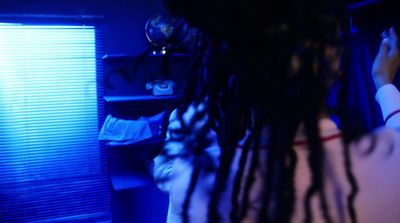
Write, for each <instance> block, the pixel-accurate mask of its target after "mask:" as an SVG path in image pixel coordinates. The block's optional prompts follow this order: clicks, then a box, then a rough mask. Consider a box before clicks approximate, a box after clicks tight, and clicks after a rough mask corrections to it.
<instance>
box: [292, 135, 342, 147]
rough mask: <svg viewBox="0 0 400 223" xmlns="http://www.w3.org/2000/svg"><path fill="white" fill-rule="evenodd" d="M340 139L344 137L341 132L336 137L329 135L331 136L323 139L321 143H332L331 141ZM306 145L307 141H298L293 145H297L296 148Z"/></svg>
mask: <svg viewBox="0 0 400 223" xmlns="http://www.w3.org/2000/svg"><path fill="white" fill-rule="evenodd" d="M340 137H342V133H340V132H339V133H336V134H334V135H329V136H325V137H322V138H321V142H327V141H330V140H333V139H337V138H340ZM306 144H308V141H307V140H298V141H294V142H293V145H295V146H301V145H306Z"/></svg>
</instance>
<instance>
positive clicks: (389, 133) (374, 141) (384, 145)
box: [351, 126, 400, 156]
mask: <svg viewBox="0 0 400 223" xmlns="http://www.w3.org/2000/svg"><path fill="white" fill-rule="evenodd" d="M351 147H352V148H353V151H354V152H356V153H357V154H359V155H361V156H363V155H373V154H378V155H384V154H387V155H393V154H392V153H395V154H400V131H399V130H397V129H393V128H390V127H385V126H382V127H379V128H376V129H374V130H373V131H371V132H369V133H367V134H365V135H363V136H362V137H361V138H360V139H358V140H356V141H354V142H352V143H351Z"/></svg>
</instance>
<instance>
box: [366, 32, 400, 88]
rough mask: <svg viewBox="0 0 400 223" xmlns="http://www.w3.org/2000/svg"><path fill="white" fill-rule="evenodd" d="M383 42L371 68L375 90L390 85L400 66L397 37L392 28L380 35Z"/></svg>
mask: <svg viewBox="0 0 400 223" xmlns="http://www.w3.org/2000/svg"><path fill="white" fill-rule="evenodd" d="M382 37H383V40H382V43H381V46H380V49H379V52H378V54H377V55H376V58H375V61H374V64H373V66H372V77H373V80H374V83H375V87H376V89H378V88H380V87H381V86H383V85H385V84H390V83H392V81H393V79H394V77H395V75H396V72H397V70H398V69H399V66H400V51H399V45H398V36H397V33H396V32H395V31H394V29H393V28H391V29H390V30H389V32H386V31H385V32H384V33H383V34H382Z"/></svg>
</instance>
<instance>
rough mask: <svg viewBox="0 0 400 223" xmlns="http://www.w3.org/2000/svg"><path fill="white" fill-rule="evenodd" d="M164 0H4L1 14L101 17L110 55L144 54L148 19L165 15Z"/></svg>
mask: <svg viewBox="0 0 400 223" xmlns="http://www.w3.org/2000/svg"><path fill="white" fill-rule="evenodd" d="M163 11H164V10H163V6H162V1H161V0H113V1H110V0H57V1H55V0H1V1H0V13H1V14H9V13H12V14H44V15H57V14H59V15H100V16H104V18H103V19H100V20H99V24H101V25H102V27H103V28H104V46H105V48H104V51H105V53H107V54H133V55H137V54H141V53H142V52H143V51H145V50H146V49H147V46H148V42H147V40H146V37H145V34H144V26H145V23H146V20H147V19H148V18H149V17H150V16H152V15H154V14H156V13H160V12H163Z"/></svg>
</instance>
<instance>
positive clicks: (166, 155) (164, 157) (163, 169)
mask: <svg viewBox="0 0 400 223" xmlns="http://www.w3.org/2000/svg"><path fill="white" fill-rule="evenodd" d="M179 128H181V123H180V122H179V121H178V118H177V110H174V111H173V112H172V113H171V115H170V118H169V124H168V129H167V136H166V141H165V144H164V146H163V149H162V152H161V153H160V155H158V156H157V157H155V158H154V160H153V161H154V168H153V177H154V179H155V181H156V184H157V186H158V188H159V189H160V190H162V191H165V192H168V191H169V190H170V180H169V179H170V178H171V177H172V174H173V165H174V161H175V159H174V158H173V157H174V155H177V154H179V153H180V152H181V150H182V149H183V145H182V144H181V143H179V142H174V141H171V134H172V133H171V132H172V131H173V130H176V129H179Z"/></svg>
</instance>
